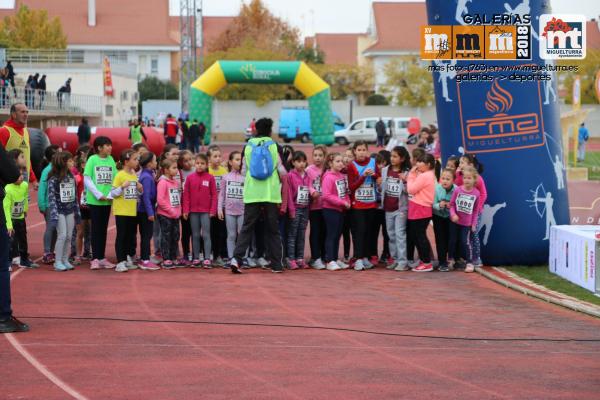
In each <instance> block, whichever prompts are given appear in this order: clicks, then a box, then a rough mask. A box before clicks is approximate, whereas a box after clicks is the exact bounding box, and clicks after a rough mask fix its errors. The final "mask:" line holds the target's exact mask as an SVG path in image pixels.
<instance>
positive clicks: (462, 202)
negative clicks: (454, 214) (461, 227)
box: [456, 193, 477, 215]
mask: <svg viewBox="0 0 600 400" xmlns="http://www.w3.org/2000/svg"><path fill="white" fill-rule="evenodd" d="M476 199H477V198H476V197H475V196H474V195H472V194H466V193H460V194H459V195H458V196H456V211H460V212H462V213H465V214H468V215H471V214H473V208H474V207H475V200H476Z"/></svg>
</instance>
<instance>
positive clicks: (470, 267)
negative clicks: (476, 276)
mask: <svg viewBox="0 0 600 400" xmlns="http://www.w3.org/2000/svg"><path fill="white" fill-rule="evenodd" d="M465 272H475V266H474V265H473V264H471V263H468V264H467V266H466V267H465Z"/></svg>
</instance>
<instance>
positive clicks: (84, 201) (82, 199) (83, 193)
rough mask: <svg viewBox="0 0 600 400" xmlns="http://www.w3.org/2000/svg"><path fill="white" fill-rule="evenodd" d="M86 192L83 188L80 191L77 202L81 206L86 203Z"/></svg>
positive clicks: (84, 205) (85, 205)
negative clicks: (79, 197) (79, 198)
mask: <svg viewBox="0 0 600 400" xmlns="http://www.w3.org/2000/svg"><path fill="white" fill-rule="evenodd" d="M86 197H87V193H86V191H85V189H83V192H81V200H80V201H79V204H81V205H82V206H83V207H87V205H88V203H87V198H86Z"/></svg>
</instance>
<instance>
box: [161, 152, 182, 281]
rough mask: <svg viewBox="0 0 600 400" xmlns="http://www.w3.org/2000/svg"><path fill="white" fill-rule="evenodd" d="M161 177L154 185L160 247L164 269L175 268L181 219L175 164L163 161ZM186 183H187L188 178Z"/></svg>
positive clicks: (179, 192) (179, 194) (174, 162)
mask: <svg viewBox="0 0 600 400" xmlns="http://www.w3.org/2000/svg"><path fill="white" fill-rule="evenodd" d="M160 166H161V169H162V171H163V175H162V176H161V177H160V179H159V180H158V184H157V185H156V214H157V216H158V223H159V224H160V246H161V253H162V256H163V262H162V267H163V268H164V269H172V268H175V260H176V259H177V243H179V218H180V217H181V187H180V186H179V182H177V180H175V177H176V176H179V170H178V169H177V162H176V161H172V160H168V159H165V160H163V162H162V164H161V165H160ZM186 183H189V178H188V181H187V182H186Z"/></svg>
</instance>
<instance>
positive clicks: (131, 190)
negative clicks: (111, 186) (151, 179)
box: [123, 182, 138, 200]
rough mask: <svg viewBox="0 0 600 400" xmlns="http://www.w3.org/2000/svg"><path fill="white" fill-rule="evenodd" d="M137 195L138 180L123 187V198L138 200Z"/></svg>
mask: <svg viewBox="0 0 600 400" xmlns="http://www.w3.org/2000/svg"><path fill="white" fill-rule="evenodd" d="M137 195H138V193H137V184H136V182H129V186H127V187H126V188H125V189H123V198H124V199H125V200H136V199H137Z"/></svg>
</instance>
